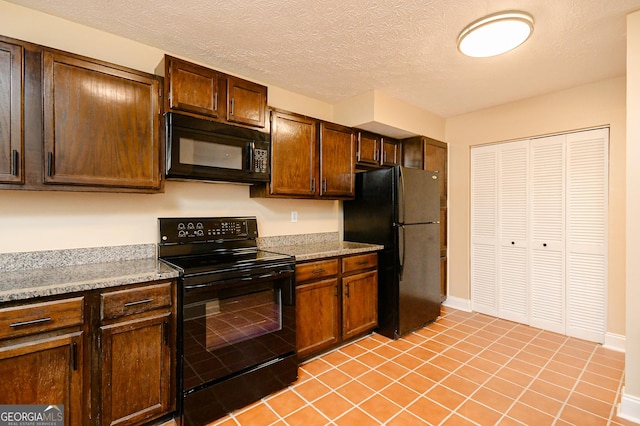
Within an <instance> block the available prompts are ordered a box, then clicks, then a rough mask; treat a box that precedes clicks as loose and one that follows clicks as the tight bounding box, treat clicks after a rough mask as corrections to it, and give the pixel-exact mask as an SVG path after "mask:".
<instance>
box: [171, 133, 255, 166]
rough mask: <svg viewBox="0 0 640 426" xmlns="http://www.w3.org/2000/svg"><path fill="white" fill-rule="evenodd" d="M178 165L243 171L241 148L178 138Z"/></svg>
mask: <svg viewBox="0 0 640 426" xmlns="http://www.w3.org/2000/svg"><path fill="white" fill-rule="evenodd" d="M179 146H180V163H181V164H191V165H194V166H205V167H217V168H222V169H234V170H243V162H242V147H241V146H237V144H236V145H231V144H225V143H215V142H203V141H199V140H196V139H189V138H180V144H179Z"/></svg>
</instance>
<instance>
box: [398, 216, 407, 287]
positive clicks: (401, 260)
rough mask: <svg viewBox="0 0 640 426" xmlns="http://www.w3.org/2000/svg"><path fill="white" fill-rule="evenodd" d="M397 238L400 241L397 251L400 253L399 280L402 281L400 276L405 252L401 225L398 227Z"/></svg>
mask: <svg viewBox="0 0 640 426" xmlns="http://www.w3.org/2000/svg"><path fill="white" fill-rule="evenodd" d="M398 238H399V240H400V241H399V243H400V244H398V250H399V251H400V253H398V255H399V257H400V280H401V281H402V275H403V273H404V254H405V252H406V250H405V238H404V226H403V225H400V226H398Z"/></svg>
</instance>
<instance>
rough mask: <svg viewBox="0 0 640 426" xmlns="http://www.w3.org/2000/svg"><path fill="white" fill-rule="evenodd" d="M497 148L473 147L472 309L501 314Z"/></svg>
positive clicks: (494, 314) (484, 312)
mask: <svg viewBox="0 0 640 426" xmlns="http://www.w3.org/2000/svg"><path fill="white" fill-rule="evenodd" d="M497 161H498V158H497V149H496V147H495V146H487V147H478V148H474V149H472V150H471V308H472V309H473V310H474V311H476V312H480V313H483V314H487V315H493V316H497V314H498V286H497V284H498V275H497V269H496V262H497V235H498V234H497V219H498V212H497V190H498V186H497V185H498V182H497V181H498V180H497Z"/></svg>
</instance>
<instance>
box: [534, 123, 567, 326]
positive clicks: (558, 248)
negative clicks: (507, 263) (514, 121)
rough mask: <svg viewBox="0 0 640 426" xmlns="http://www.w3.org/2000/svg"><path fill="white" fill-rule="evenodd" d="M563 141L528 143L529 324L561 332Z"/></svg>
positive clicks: (551, 139)
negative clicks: (529, 172) (529, 194)
mask: <svg viewBox="0 0 640 426" xmlns="http://www.w3.org/2000/svg"><path fill="white" fill-rule="evenodd" d="M565 139H566V136H564V135H559V136H551V137H545V138H542V139H534V140H532V141H531V143H530V162H531V163H530V164H531V174H530V176H531V179H530V191H531V213H530V218H531V226H530V239H529V241H530V244H531V250H530V261H529V266H530V268H531V275H530V296H529V297H530V303H531V310H530V321H529V324H530V325H532V326H534V327H539V328H543V329H547V330H551V331H555V332H558V333H564V332H565V321H564V311H565V281H564V276H565V262H564V257H565V247H564V244H565V199H564V187H565V144H564V142H565Z"/></svg>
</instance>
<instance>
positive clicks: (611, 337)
mask: <svg viewBox="0 0 640 426" xmlns="http://www.w3.org/2000/svg"><path fill="white" fill-rule="evenodd" d="M625 342H626V337H625V336H623V335H622V334H615V333H605V335H604V344H603V345H602V346H604V347H605V348H607V349H611V350H614V351H618V352H624V351H625Z"/></svg>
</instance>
